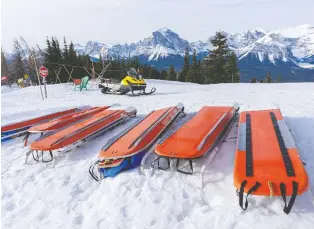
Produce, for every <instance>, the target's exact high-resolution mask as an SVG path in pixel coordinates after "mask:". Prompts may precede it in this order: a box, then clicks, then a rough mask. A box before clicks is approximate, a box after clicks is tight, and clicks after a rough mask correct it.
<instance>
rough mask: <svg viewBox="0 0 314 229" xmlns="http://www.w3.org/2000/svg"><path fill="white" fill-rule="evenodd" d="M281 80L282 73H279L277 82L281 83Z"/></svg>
mask: <svg viewBox="0 0 314 229" xmlns="http://www.w3.org/2000/svg"><path fill="white" fill-rule="evenodd" d="M280 82H281V75H278V77H277V83H280Z"/></svg>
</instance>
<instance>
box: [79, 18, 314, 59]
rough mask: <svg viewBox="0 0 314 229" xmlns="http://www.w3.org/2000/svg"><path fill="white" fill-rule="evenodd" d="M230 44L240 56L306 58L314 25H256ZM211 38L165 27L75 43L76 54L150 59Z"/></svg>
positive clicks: (200, 47)
mask: <svg viewBox="0 0 314 229" xmlns="http://www.w3.org/2000/svg"><path fill="white" fill-rule="evenodd" d="M225 34H226V35H227V37H228V44H229V47H230V48H231V49H232V50H234V51H235V52H236V54H237V55H238V56H239V58H240V59H242V58H244V57H245V56H247V55H248V54H249V53H254V54H256V56H258V57H259V59H260V60H261V61H263V59H264V57H265V56H267V57H268V58H269V59H270V60H271V61H272V62H275V60H276V59H278V58H279V59H280V60H283V61H287V60H289V59H291V60H292V59H293V60H294V61H295V60H296V59H298V60H301V59H303V60H304V59H306V58H308V57H311V56H314V27H313V26H311V25H308V24H305V25H300V26H296V27H292V28H288V29H281V30H275V31H267V30H265V29H261V28H256V29H251V30H246V31H244V32H243V33H236V34H228V33H225ZM211 38H212V37H210V38H209V39H208V40H206V41H197V42H191V43H189V42H188V41H187V40H185V39H183V38H181V37H180V36H179V35H178V34H177V33H175V32H173V31H172V30H170V29H168V28H162V29H160V30H158V31H155V32H153V33H152V36H150V37H147V38H145V39H143V40H141V41H139V42H137V43H132V44H103V43H99V42H96V41H89V42H87V44H86V45H85V46H82V45H80V44H76V45H75V49H76V50H77V52H78V53H87V54H89V55H91V56H94V57H99V55H102V54H104V55H111V56H113V57H114V56H120V57H129V56H131V57H132V56H139V55H145V56H148V57H149V58H148V59H149V60H157V59H158V58H161V57H167V56H169V55H184V51H185V48H188V49H189V50H190V52H192V51H193V49H195V50H196V52H197V53H200V52H207V51H208V50H210V49H212V46H211V43H210V39H211Z"/></svg>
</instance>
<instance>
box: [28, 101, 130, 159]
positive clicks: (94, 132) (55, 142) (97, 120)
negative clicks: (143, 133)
mask: <svg viewBox="0 0 314 229" xmlns="http://www.w3.org/2000/svg"><path fill="white" fill-rule="evenodd" d="M135 115H136V109H135V108H133V107H129V108H128V109H126V110H108V109H106V110H103V111H101V112H99V113H97V114H94V115H92V116H91V117H89V118H88V119H86V120H83V121H80V122H78V123H75V124H74V125H71V126H69V127H66V128H64V129H62V130H60V131H57V132H55V133H52V134H51V133H48V134H47V135H43V136H42V137H40V138H39V139H37V140H35V141H34V142H33V143H31V144H30V147H29V148H30V150H29V151H28V152H27V153H26V163H27V158H28V156H29V155H30V154H31V153H32V155H33V158H34V160H35V161H39V157H38V152H39V151H41V153H42V155H41V156H42V161H43V162H49V161H52V160H53V155H52V151H58V152H67V151H70V150H72V149H74V148H76V147H78V146H81V145H82V144H83V143H85V142H86V141H88V140H90V139H92V138H95V137H97V136H99V135H101V134H103V133H104V132H106V131H108V130H110V129H111V128H113V127H115V126H116V125H118V124H120V123H122V122H124V121H126V120H128V119H129V118H130V117H134V116H135ZM45 151H48V152H49V153H50V160H49V161H44V160H43V156H44V155H43V154H44V152H45ZM34 152H36V154H37V157H36V156H35V155H34Z"/></svg>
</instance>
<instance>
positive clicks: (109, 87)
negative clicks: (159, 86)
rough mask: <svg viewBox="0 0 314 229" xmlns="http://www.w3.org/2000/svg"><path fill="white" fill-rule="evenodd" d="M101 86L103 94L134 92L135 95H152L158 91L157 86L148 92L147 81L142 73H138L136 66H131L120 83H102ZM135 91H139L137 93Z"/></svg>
mask: <svg viewBox="0 0 314 229" xmlns="http://www.w3.org/2000/svg"><path fill="white" fill-rule="evenodd" d="M99 88H101V92H102V93H103V94H116V95H124V94H126V93H128V92H130V91H131V92H132V94H133V95H150V94H153V93H154V92H155V91H156V88H154V87H153V88H152V89H151V91H150V92H148V93H146V92H145V89H146V82H145V80H144V79H143V78H142V76H141V75H139V74H138V73H137V71H136V70H135V69H134V68H131V69H130V70H129V71H128V72H127V76H126V77H124V78H123V79H122V80H121V83H120V84H113V83H108V82H105V83H100V84H99ZM134 91H139V92H138V93H137V94H136V93H134Z"/></svg>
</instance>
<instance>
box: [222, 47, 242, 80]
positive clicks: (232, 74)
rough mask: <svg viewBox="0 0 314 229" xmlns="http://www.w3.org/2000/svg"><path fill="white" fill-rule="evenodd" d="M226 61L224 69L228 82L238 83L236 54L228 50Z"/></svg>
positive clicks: (238, 74)
mask: <svg viewBox="0 0 314 229" xmlns="http://www.w3.org/2000/svg"><path fill="white" fill-rule="evenodd" d="M228 55H229V56H228V59H227V63H226V65H225V71H226V74H227V76H228V81H227V82H228V83H239V82H240V73H239V69H238V66H237V55H236V54H235V52H233V51H230V52H229V54H228Z"/></svg>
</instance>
